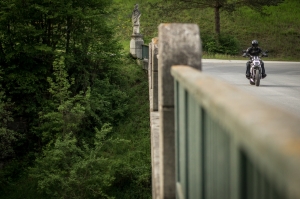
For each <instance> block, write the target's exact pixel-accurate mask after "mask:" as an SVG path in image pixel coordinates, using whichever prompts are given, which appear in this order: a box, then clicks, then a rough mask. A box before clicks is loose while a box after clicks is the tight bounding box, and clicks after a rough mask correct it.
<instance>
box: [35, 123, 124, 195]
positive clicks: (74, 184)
mask: <svg viewBox="0 0 300 199" xmlns="http://www.w3.org/2000/svg"><path fill="white" fill-rule="evenodd" d="M111 130H112V128H111V127H110V126H109V125H104V126H103V128H102V129H101V131H98V130H96V136H95V143H94V146H95V147H93V148H91V147H89V146H88V145H86V144H84V145H83V146H82V147H78V144H77V140H76V138H75V137H74V136H73V135H72V134H66V136H64V137H58V138H57V139H56V141H55V143H54V146H48V147H47V148H46V149H45V150H44V152H43V155H42V156H41V157H39V158H37V160H36V166H35V167H33V168H31V169H30V174H31V177H32V178H33V179H36V180H37V182H38V190H39V191H40V192H42V193H43V194H45V195H48V196H51V197H50V198H66V199H71V198H72V199H82V198H112V197H110V196H109V195H108V194H107V189H108V188H109V187H110V186H111V184H112V182H113V180H114V173H113V169H114V167H115V166H116V165H118V164H119V163H118V160H116V159H114V158H107V157H105V156H106V155H103V150H102V148H103V147H104V146H105V145H106V144H108V143H109V144H111V145H120V144H125V143H126V141H125V140H120V139H107V138H106V136H107V134H108V133H109V132H110V131H111Z"/></svg>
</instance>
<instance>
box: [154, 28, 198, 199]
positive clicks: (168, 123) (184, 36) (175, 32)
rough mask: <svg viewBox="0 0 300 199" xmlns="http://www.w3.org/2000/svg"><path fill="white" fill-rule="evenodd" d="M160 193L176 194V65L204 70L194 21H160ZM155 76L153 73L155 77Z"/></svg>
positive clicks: (168, 197)
mask: <svg viewBox="0 0 300 199" xmlns="http://www.w3.org/2000/svg"><path fill="white" fill-rule="evenodd" d="M158 33H159V35H158V100H159V103H158V104H159V114H160V133H159V135H160V138H159V147H160V173H161V176H160V185H161V186H160V197H161V198H162V199H173V198H176V177H175V176H176V175H175V124H174V80H173V77H172V76H171V73H170V69H171V66H173V65H189V66H191V67H194V68H197V69H199V70H201V40H200V32H199V28H198V26H197V25H195V24H161V25H159V31H158ZM152 78H153V77H152Z"/></svg>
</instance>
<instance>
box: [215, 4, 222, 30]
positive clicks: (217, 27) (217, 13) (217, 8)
mask: <svg viewBox="0 0 300 199" xmlns="http://www.w3.org/2000/svg"><path fill="white" fill-rule="evenodd" d="M220 8H221V6H220V5H219V4H218V3H217V4H216V6H215V32H216V33H217V35H219V34H220V32H221V30H220Z"/></svg>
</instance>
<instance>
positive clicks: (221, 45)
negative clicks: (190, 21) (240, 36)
mask: <svg viewBox="0 0 300 199" xmlns="http://www.w3.org/2000/svg"><path fill="white" fill-rule="evenodd" d="M201 39H202V46H203V50H204V51H205V52H207V53H209V54H226V55H236V54H238V53H239V49H240V46H239V43H238V41H237V39H236V38H234V37H233V36H231V35H225V34H220V35H203V34H202V36H201Z"/></svg>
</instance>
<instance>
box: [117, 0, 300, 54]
mask: <svg viewBox="0 0 300 199" xmlns="http://www.w3.org/2000/svg"><path fill="white" fill-rule="evenodd" d="M182 1H183V2H184V1H185V0H151V1H145V0H136V1H134V0H126V1H124V5H122V7H120V9H121V10H120V12H119V15H118V17H119V20H120V21H122V23H119V24H118V26H117V28H118V32H119V34H120V36H121V37H122V38H124V37H125V36H126V35H130V34H131V32H132V30H131V21H130V14H128V11H127V10H128V9H131V10H132V9H133V4H134V3H139V7H140V10H141V13H142V16H141V33H142V34H143V35H144V37H145V42H146V43H149V42H150V41H151V38H153V37H157V35H158V32H157V31H158V29H157V27H158V25H159V24H160V23H196V24H198V25H199V28H200V32H201V39H202V42H203V49H204V50H205V52H204V56H205V57H209V58H210V57H222V58H227V56H225V55H231V57H230V58H231V59H232V58H235V56H236V59H241V54H242V53H241V51H242V50H243V49H246V48H247V47H249V46H250V45H251V41H252V40H253V39H256V40H258V41H259V44H260V46H261V47H262V48H263V49H267V50H269V52H270V53H269V58H267V59H273V60H300V48H299V45H298V44H299V43H300V2H299V1H298V0H285V1H283V3H280V4H278V6H274V5H272V4H273V3H276V2H280V1H270V0H263V1H257V0H255V1H252V0H251V1H248V0H232V1H231V0H225V1H224V0H212V1H209V2H216V1H218V2H227V3H228V4H229V3H234V2H242V5H243V6H240V7H238V8H236V9H229V8H228V6H227V7H225V8H221V9H220V35H217V34H216V33H215V9H214V8H212V7H211V6H207V7H206V8H205V7H204V8H200V6H201V5H200V2H206V0H191V1H188V2H199V4H198V5H199V6H190V7H189V6H188V5H193V4H191V3H190V4H189V3H188V5H187V4H185V5H184V7H183V8H180V7H179V6H180V4H183V2H182ZM125 2H126V3H125ZM262 2H265V3H266V4H268V5H270V6H263V7H259V8H260V9H256V8H257V6H251V5H253V4H257V3H262ZM178 7H179V8H178ZM122 40H124V39H122Z"/></svg>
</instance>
